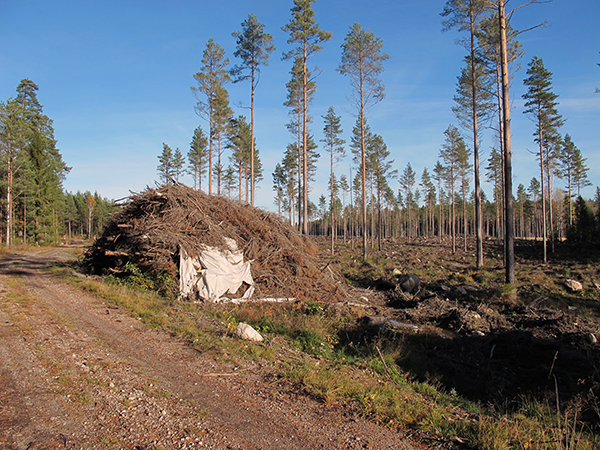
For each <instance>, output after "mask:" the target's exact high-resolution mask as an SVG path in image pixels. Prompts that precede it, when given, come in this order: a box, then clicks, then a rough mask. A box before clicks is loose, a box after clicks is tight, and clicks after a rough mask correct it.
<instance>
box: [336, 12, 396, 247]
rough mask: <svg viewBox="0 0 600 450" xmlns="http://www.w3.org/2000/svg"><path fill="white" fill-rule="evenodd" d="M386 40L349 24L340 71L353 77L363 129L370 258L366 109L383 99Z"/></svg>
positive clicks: (363, 164)
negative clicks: (381, 76) (383, 40)
mask: <svg viewBox="0 0 600 450" xmlns="http://www.w3.org/2000/svg"><path fill="white" fill-rule="evenodd" d="M382 48H383V42H382V40H381V39H380V38H377V37H375V34H374V33H372V32H371V31H369V30H363V29H362V27H361V25H360V24H359V23H355V24H354V25H352V26H351V27H350V31H349V32H348V34H347V35H346V37H345V39H344V43H343V44H342V61H341V62H340V65H339V67H338V69H337V70H338V71H339V72H340V73H341V74H342V75H345V76H347V77H348V78H350V85H351V87H352V91H353V100H352V103H353V104H354V106H355V107H356V109H357V117H358V120H359V124H358V125H359V130H360V152H361V163H360V167H361V178H362V181H361V182H362V196H361V199H362V222H363V224H362V227H363V228H362V231H363V258H364V259H366V258H367V235H366V227H367V203H366V197H367V172H366V171H367V167H366V158H367V155H366V138H367V137H366V133H365V131H366V130H365V122H366V114H367V110H368V109H369V108H370V107H372V106H373V105H375V104H376V103H378V102H380V101H381V100H383V98H384V96H385V86H384V85H383V83H382V82H381V79H380V78H379V76H380V75H381V73H382V72H383V62H384V61H386V60H387V59H389V55H387V54H386V53H382V52H381V50H382Z"/></svg>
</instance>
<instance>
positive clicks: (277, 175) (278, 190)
mask: <svg viewBox="0 0 600 450" xmlns="http://www.w3.org/2000/svg"><path fill="white" fill-rule="evenodd" d="M272 176H273V191H275V204H276V205H277V214H278V215H279V216H281V205H282V203H283V202H284V200H285V198H286V197H285V186H286V176H285V170H284V168H283V166H282V165H281V163H277V165H276V166H275V170H274V171H273V175H272Z"/></svg>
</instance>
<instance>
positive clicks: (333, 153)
mask: <svg viewBox="0 0 600 450" xmlns="http://www.w3.org/2000/svg"><path fill="white" fill-rule="evenodd" d="M321 117H322V118H323V120H324V121H325V126H324V127H323V134H324V136H325V137H324V139H322V140H321V142H323V144H325V150H326V151H327V152H328V153H329V155H330V168H331V170H330V176H329V187H330V206H331V211H330V213H331V255H332V256H333V255H334V253H335V248H334V245H335V244H334V243H335V229H336V228H335V227H336V223H335V217H336V213H337V212H336V211H335V199H334V190H335V186H336V183H335V180H334V177H335V174H334V168H335V166H336V164H337V163H338V162H339V160H340V158H342V157H343V156H345V154H346V151H345V150H344V144H345V143H346V141H344V140H343V139H342V138H340V134H342V132H343V131H342V125H341V117H340V116H337V115H336V114H335V109H334V108H333V106H330V107H329V109H328V110H327V114H326V115H324V116H321Z"/></svg>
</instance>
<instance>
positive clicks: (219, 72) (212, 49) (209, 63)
mask: <svg viewBox="0 0 600 450" xmlns="http://www.w3.org/2000/svg"><path fill="white" fill-rule="evenodd" d="M201 62H202V64H203V66H202V68H201V70H200V72H197V73H196V74H194V79H195V80H196V82H197V83H198V86H197V87H192V92H193V93H194V95H195V96H196V100H197V104H196V107H195V110H196V113H197V114H198V115H199V116H200V117H202V118H204V119H205V120H207V121H208V126H209V151H208V194H209V195H211V194H212V170H213V137H214V136H215V127H216V124H215V110H216V101H217V94H218V92H219V89H220V88H222V86H223V85H224V84H226V83H227V82H229V81H230V77H229V73H228V71H227V66H228V65H229V59H228V58H225V50H223V48H222V47H221V46H220V45H219V44H217V43H215V42H214V40H213V39H212V38H210V39H209V40H208V43H207V44H206V49H205V50H204V53H203V58H202V61H201Z"/></svg>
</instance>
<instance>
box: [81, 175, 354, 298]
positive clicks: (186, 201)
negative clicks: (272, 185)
mask: <svg viewBox="0 0 600 450" xmlns="http://www.w3.org/2000/svg"><path fill="white" fill-rule="evenodd" d="M228 239H233V240H234V241H235V242H236V243H237V246H238V248H239V249H240V250H241V251H243V253H244V259H245V260H250V261H251V271H252V276H253V277H254V282H255V294H254V297H255V298H264V297H269V298H290V297H293V298H296V299H297V300H301V301H308V300H315V301H320V302H326V303H329V302H337V301H341V300H343V299H345V295H344V292H343V287H342V285H341V284H340V283H339V282H338V281H336V280H335V277H334V274H333V272H332V271H331V270H327V268H324V267H321V265H320V264H319V261H318V258H317V251H318V250H317V248H316V246H315V245H313V244H312V243H311V242H310V241H308V239H306V237H304V236H302V235H300V234H299V233H298V232H297V231H296V230H294V229H293V228H292V227H291V226H290V225H289V224H287V223H286V222H284V221H283V220H281V219H280V218H279V217H278V216H277V215H275V214H272V213H269V212H265V211H263V210H261V209H258V208H254V207H252V206H249V205H240V204H238V203H235V202H233V201H231V200H228V199H226V198H223V197H219V196H209V195H206V194H204V193H202V192H199V191H196V190H194V189H191V188H189V187H187V186H183V185H167V186H162V187H159V188H156V189H152V188H146V190H145V191H143V192H141V193H139V194H133V195H132V196H131V197H129V200H128V202H127V203H126V204H125V205H124V207H123V208H122V209H121V210H120V211H119V212H117V213H116V214H115V215H114V216H113V218H112V219H111V221H110V222H109V224H108V225H107V226H106V227H105V229H104V231H103V233H102V235H101V236H100V237H99V238H97V239H96V241H95V242H94V244H93V245H92V246H91V247H90V248H89V249H88V250H87V252H86V255H85V258H84V261H83V265H84V267H85V268H86V269H87V271H88V272H89V273H93V274H98V275H113V276H116V277H126V276H128V275H131V274H132V271H136V272H139V273H142V274H147V275H149V276H155V277H162V278H168V279H171V280H177V283H171V284H172V285H176V286H177V287H178V285H179V284H178V278H179V268H178V264H179V257H180V251H181V249H183V250H185V252H186V253H187V255H189V256H190V257H197V256H198V255H199V254H200V253H201V252H202V251H203V250H204V249H206V248H207V247H212V248H217V249H221V250H227V248H228V247H227V246H228V244H227V240H228Z"/></svg>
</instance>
